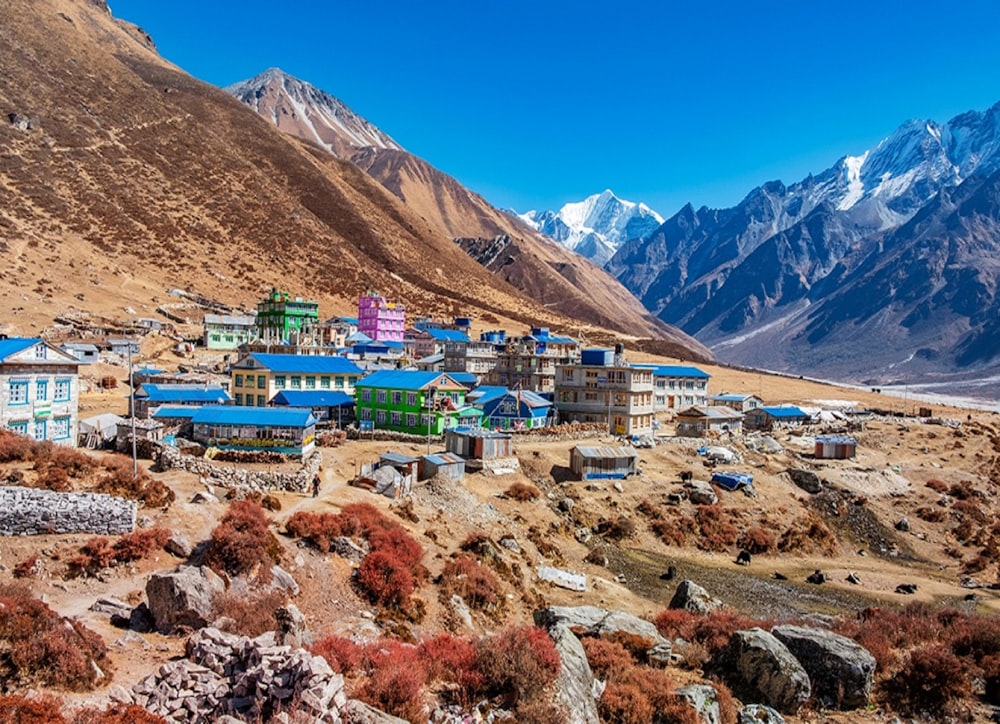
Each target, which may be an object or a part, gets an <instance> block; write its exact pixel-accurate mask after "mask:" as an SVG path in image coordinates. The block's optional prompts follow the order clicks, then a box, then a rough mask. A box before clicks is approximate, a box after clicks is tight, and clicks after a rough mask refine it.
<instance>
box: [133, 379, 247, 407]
mask: <svg viewBox="0 0 1000 724" xmlns="http://www.w3.org/2000/svg"><path fill="white" fill-rule="evenodd" d="M139 390H140V393H137V394H141V393H145V397H146V399H147V400H149V401H150V402H204V403H212V402H229V401H230V397H229V395H228V394H227V393H226V391H225V390H224V389H222V388H221V387H206V386H205V385H195V384H178V385H156V384H152V383H150V382H147V383H146V384H144V385H141V386H140V387H139Z"/></svg>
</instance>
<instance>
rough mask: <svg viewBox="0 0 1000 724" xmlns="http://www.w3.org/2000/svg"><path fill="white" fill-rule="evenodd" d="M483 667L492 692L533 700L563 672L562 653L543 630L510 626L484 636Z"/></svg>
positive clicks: (481, 648)
mask: <svg viewBox="0 0 1000 724" xmlns="http://www.w3.org/2000/svg"><path fill="white" fill-rule="evenodd" d="M477 652H478V660H479V669H480V671H482V673H483V679H484V683H485V687H486V689H487V690H488V691H490V692H494V693H498V694H501V693H502V694H508V695H510V696H512V698H513V699H514V700H515V701H517V700H531V699H534V698H535V697H536V696H538V694H540V693H541V692H542V690H544V689H545V687H547V686H548V685H549V684H551V683H552V682H553V681H555V679H556V677H557V676H558V675H559V654H558V653H557V652H556V647H555V644H553V643H552V639H551V638H549V635H548V633H546V632H545V631H544V630H543V629H540V628H536V627H534V626H521V627H518V628H508V629H506V630H504V631H502V632H501V633H499V634H496V635H494V636H489V637H487V638H484V639H480V641H479V643H478V645H477Z"/></svg>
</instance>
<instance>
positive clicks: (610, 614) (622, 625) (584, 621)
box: [534, 606, 666, 646]
mask: <svg viewBox="0 0 1000 724" xmlns="http://www.w3.org/2000/svg"><path fill="white" fill-rule="evenodd" d="M534 617H535V624H536V625H537V626H541V627H542V628H553V627H554V626H557V625H566V626H569V627H570V628H571V629H574V630H581V631H582V633H585V634H591V635H595V636H601V635H606V634H613V633H617V632H619V631H621V632H624V633H628V634H632V635H634V636H641V637H642V638H644V639H647V640H648V641H649V642H650V645H651V646H653V645H656V644H660V643H666V639H664V638H663V637H662V636H661V635H660V632H659V631H657V630H656V626H654V625H653V624H651V623H650V622H649V621H644V620H643V619H641V618H639V617H638V616H634V615H632V614H631V613H626V612H625V611H608V610H606V609H603V608H598V607H597V606H550V607H549V608H543V609H540V610H538V611H535V614H534Z"/></svg>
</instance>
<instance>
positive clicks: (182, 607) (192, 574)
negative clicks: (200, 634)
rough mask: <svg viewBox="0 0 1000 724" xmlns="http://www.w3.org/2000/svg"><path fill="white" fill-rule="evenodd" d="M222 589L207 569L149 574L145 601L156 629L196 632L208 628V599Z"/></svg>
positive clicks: (210, 570)
mask: <svg viewBox="0 0 1000 724" xmlns="http://www.w3.org/2000/svg"><path fill="white" fill-rule="evenodd" d="M225 588H226V586H225V583H223V581H222V579H221V578H219V576H218V575H216V573H215V572H214V571H213V570H212V569H210V568H208V567H207V566H199V567H197V568H196V567H194V566H180V567H179V568H177V569H175V570H173V571H158V572H156V573H153V574H152V575H151V576H150V577H149V580H148V581H147V582H146V599H147V600H148V601H149V611H150V613H151V614H152V616H153V621H154V622H155V623H156V628H157V629H160V630H161V631H172V630H173V629H175V628H177V627H178V626H189V627H190V628H194V629H198V628H202V627H203V626H207V625H208V622H209V621H210V620H211V618H210V617H211V615H212V599H213V598H214V597H215V596H216V595H217V594H219V593H222V592H223V591H224V590H225Z"/></svg>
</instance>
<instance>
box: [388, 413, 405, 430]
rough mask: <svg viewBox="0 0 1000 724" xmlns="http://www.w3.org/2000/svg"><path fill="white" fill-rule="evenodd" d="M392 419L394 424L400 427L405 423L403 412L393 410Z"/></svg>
mask: <svg viewBox="0 0 1000 724" xmlns="http://www.w3.org/2000/svg"><path fill="white" fill-rule="evenodd" d="M391 420H392V424H393V425H395V426H396V427H399V426H400V425H402V424H403V413H402V412H396V411H395V410H393V411H392V415H391Z"/></svg>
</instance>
